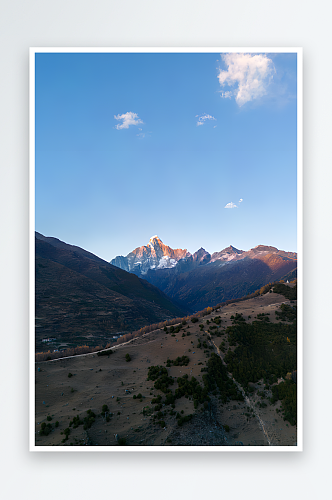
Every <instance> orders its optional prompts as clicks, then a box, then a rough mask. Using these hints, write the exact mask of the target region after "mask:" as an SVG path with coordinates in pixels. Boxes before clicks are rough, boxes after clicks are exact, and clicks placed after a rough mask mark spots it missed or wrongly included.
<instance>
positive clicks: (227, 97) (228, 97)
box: [220, 90, 233, 99]
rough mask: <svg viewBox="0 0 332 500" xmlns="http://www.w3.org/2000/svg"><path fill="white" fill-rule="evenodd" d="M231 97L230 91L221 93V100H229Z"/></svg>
mask: <svg viewBox="0 0 332 500" xmlns="http://www.w3.org/2000/svg"><path fill="white" fill-rule="evenodd" d="M232 96H233V92H232V91H231V90H227V91H226V92H221V96H220V97H221V98H222V99H231V98H232Z"/></svg>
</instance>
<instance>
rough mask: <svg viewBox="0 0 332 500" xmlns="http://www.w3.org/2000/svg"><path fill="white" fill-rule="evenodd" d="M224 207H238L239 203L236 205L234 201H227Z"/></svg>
mask: <svg viewBox="0 0 332 500" xmlns="http://www.w3.org/2000/svg"><path fill="white" fill-rule="evenodd" d="M224 208H237V205H235V204H234V203H233V202H232V201H231V202H230V203H227V205H226V206H225V207H224Z"/></svg>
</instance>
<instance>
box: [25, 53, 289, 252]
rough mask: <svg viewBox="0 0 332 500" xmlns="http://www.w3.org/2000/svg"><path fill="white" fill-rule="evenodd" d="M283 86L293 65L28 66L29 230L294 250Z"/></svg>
mask: <svg viewBox="0 0 332 500" xmlns="http://www.w3.org/2000/svg"><path fill="white" fill-rule="evenodd" d="M296 84H297V80H296V54H287V53H285V54H284V53H277V54H258V53H254V54H226V53H224V54H220V53H178V54H151V53H146V54H144V53H140V54H106V53H101V54H92V53H91V54H84V53H81V54H80V53H76V54H74V53H58V54H57V53H39V54H36V77H35V85H36V231H39V232H41V233H42V234H44V235H45V236H54V237H56V238H59V239H61V240H63V241H66V242H67V243H71V244H74V245H78V246H81V247H83V248H85V249H86V250H89V251H91V252H93V253H95V254H96V255H98V256H100V257H102V258H104V259H105V260H108V261H109V260H111V259H112V258H114V257H115V256H116V255H126V254H127V253H129V252H130V251H131V250H133V249H134V248H136V247H138V246H141V245H145V244H147V243H148V241H149V238H150V237H151V236H153V235H155V234H157V235H158V236H159V237H160V238H161V239H162V241H163V242H164V243H165V244H167V245H169V246H171V247H173V248H187V249H188V250H189V251H190V252H192V253H193V252H195V251H196V250H198V248H200V247H201V246H203V247H204V248H205V249H206V250H207V251H209V252H210V253H212V252H214V251H220V250H222V249H223V248H225V247H226V246H228V245H230V244H231V245H233V246H235V247H237V248H239V249H241V250H248V249H249V248H252V247H254V246H256V245H259V244H265V245H273V246H276V247H278V248H279V249H282V250H288V251H296V250H297V248H296V240H297V224H296V205H297V196H296V191H297V187H296V186H297V157H296V148H297V131H296V112H297V101H296ZM240 200H242V201H240ZM234 205H235V206H234ZM225 207H227V208H225ZM230 207H231V208H230Z"/></svg>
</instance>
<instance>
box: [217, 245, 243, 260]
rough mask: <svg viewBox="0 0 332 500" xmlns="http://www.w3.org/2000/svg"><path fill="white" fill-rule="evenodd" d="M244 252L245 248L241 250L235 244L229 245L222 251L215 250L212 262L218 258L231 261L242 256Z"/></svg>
mask: <svg viewBox="0 0 332 500" xmlns="http://www.w3.org/2000/svg"><path fill="white" fill-rule="evenodd" d="M243 253H244V251H243V250H239V249H238V248H235V247H233V245H229V247H227V248H224V249H223V250H221V252H214V253H213V254H212V255H211V262H215V261H216V260H221V261H230V260H234V259H235V260H237V259H238V258H241V255H242V254H243Z"/></svg>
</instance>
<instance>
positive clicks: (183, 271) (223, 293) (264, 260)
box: [111, 236, 297, 312]
mask: <svg viewBox="0 0 332 500" xmlns="http://www.w3.org/2000/svg"><path fill="white" fill-rule="evenodd" d="M111 263H112V264H114V265H116V266H118V267H120V268H123V269H126V270H128V271H130V272H132V273H135V274H136V275H137V276H144V278H145V279H146V280H147V281H149V282H150V283H151V284H153V285H155V286H156V287H158V288H159V289H160V290H162V291H163V292H165V293H166V294H167V295H168V296H169V297H171V298H172V299H173V300H175V301H176V302H177V303H179V304H182V306H183V307H185V308H187V309H189V310H190V311H192V312H194V311H198V310H201V309H204V308H205V307H208V306H214V305H216V304H218V303H220V302H223V301H225V300H230V299H236V298H240V297H243V296H245V295H248V294H250V293H252V292H254V291H255V290H257V289H258V288H260V287H262V286H264V285H265V284H266V283H269V282H273V281H278V280H280V279H281V278H284V277H285V276H287V279H289V278H290V277H291V279H294V278H295V277H296V269H297V254H296V253H294V252H284V251H283V250H278V248H276V247H272V246H264V245H258V246H257V247H255V248H252V249H251V250H249V251H246V252H245V251H243V250H238V249H237V248H235V247H233V246H229V247H227V248H225V249H223V250H221V251H220V252H215V253H213V254H212V255H211V254H209V253H208V252H207V251H206V250H204V248H200V249H199V250H198V251H197V252H195V253H194V254H190V253H189V252H187V250H181V249H177V250H172V249H171V248H170V247H168V246H166V245H164V244H163V243H162V241H161V240H160V239H159V238H158V237H157V236H154V237H153V238H151V239H150V242H149V243H148V245H147V246H143V247H139V248H136V250H134V251H133V252H131V253H130V254H128V255H127V257H123V256H121V257H116V258H115V259H113V260H112V261H111Z"/></svg>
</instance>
